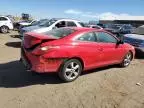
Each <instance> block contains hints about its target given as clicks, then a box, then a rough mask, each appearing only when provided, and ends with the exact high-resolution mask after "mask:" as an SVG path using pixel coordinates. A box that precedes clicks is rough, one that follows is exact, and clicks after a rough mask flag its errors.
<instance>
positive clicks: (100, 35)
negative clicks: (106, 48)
mask: <svg viewBox="0 0 144 108" xmlns="http://www.w3.org/2000/svg"><path fill="white" fill-rule="evenodd" d="M96 36H97V41H98V42H103V43H116V42H117V40H116V39H115V38H114V37H113V36H111V35H110V34H108V33H104V32H97V33H96Z"/></svg>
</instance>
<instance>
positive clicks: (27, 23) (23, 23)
mask: <svg viewBox="0 0 144 108" xmlns="http://www.w3.org/2000/svg"><path fill="white" fill-rule="evenodd" d="M35 22H36V21H35V20H32V21H19V22H15V23H14V28H15V29H17V30H19V29H20V28H23V27H27V26H30V25H32V24H33V23H35Z"/></svg>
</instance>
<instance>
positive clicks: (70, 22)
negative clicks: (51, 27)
mask: <svg viewBox="0 0 144 108" xmlns="http://www.w3.org/2000/svg"><path fill="white" fill-rule="evenodd" d="M67 26H68V27H76V26H77V25H76V24H75V23H74V22H72V21H67Z"/></svg>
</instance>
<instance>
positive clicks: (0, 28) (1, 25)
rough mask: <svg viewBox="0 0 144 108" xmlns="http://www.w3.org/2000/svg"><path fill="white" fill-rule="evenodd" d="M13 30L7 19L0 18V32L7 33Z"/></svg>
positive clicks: (10, 22)
mask: <svg viewBox="0 0 144 108" xmlns="http://www.w3.org/2000/svg"><path fill="white" fill-rule="evenodd" d="M12 29H13V23H12V21H11V20H10V18H9V17H5V16H0V32H2V33H8V32H9V30H12Z"/></svg>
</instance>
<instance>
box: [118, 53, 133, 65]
mask: <svg viewBox="0 0 144 108" xmlns="http://www.w3.org/2000/svg"><path fill="white" fill-rule="evenodd" d="M132 58H133V55H132V53H131V52H128V53H127V54H126V55H125V57H124V59H123V61H122V63H121V64H120V65H121V66H122V67H127V66H129V65H130V63H131V61H132Z"/></svg>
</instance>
